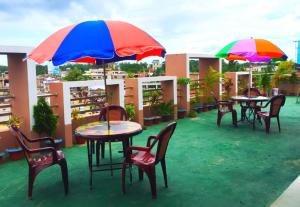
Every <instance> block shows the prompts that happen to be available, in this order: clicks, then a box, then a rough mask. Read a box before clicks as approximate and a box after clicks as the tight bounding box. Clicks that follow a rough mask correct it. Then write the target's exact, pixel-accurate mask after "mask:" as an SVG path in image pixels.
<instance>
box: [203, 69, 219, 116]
mask: <svg viewBox="0 0 300 207" xmlns="http://www.w3.org/2000/svg"><path fill="white" fill-rule="evenodd" d="M220 77H221V75H220V73H219V72H218V71H217V70H215V69H214V68H213V67H211V66H209V70H208V72H207V74H206V76H205V77H204V79H203V92H204V97H205V102H206V107H205V111H208V110H210V109H213V108H214V107H215V104H213V102H214V98H213V97H212V95H211V94H212V93H213V89H214V87H215V84H217V83H219V82H220Z"/></svg>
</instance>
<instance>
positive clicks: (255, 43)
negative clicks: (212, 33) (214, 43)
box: [216, 39, 287, 62]
mask: <svg viewBox="0 0 300 207" xmlns="http://www.w3.org/2000/svg"><path fill="white" fill-rule="evenodd" d="M216 57H219V58H226V59H228V60H248V61H250V62H270V61H277V60H286V59H287V55H286V54H285V53H284V52H283V51H282V50H281V49H280V48H278V47H277V46H276V45H274V44H273V43H272V42H270V41H268V40H265V39H244V40H238V41H234V42H231V43H229V44H228V45H226V46H225V47H224V48H222V49H221V50H220V51H219V52H218V53H217V54H216Z"/></svg>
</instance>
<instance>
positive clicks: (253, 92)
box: [240, 88, 262, 120]
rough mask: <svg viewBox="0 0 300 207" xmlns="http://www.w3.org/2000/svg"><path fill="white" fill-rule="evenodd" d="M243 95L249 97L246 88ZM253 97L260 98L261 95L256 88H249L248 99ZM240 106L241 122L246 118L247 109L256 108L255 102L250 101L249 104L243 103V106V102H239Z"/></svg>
mask: <svg viewBox="0 0 300 207" xmlns="http://www.w3.org/2000/svg"><path fill="white" fill-rule="evenodd" d="M243 95H244V96H247V97H248V96H249V89H248V88H247V89H245V90H244V91H243ZM253 96H261V93H260V92H259V90H258V89H257V88H250V97H253ZM261 104H262V103H261ZM261 104H260V105H261ZM240 106H241V117H242V118H241V120H245V118H246V117H247V116H246V111H247V109H248V108H249V107H252V108H256V102H255V101H250V102H247V103H244V104H243V102H241V103H240Z"/></svg>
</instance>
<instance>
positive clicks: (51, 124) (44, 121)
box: [33, 97, 58, 136]
mask: <svg viewBox="0 0 300 207" xmlns="http://www.w3.org/2000/svg"><path fill="white" fill-rule="evenodd" d="M33 117H34V121H35V123H34V125H33V130H34V131H35V132H37V133H39V134H45V135H48V136H53V135H54V132H55V130H56V128H57V122H58V118H57V116H56V115H55V114H54V113H53V111H52V109H51V107H50V105H49V104H48V103H47V102H46V100H45V98H42V97H40V98H39V99H38V102H37V105H35V106H34V107H33Z"/></svg>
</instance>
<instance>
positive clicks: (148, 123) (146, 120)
mask: <svg viewBox="0 0 300 207" xmlns="http://www.w3.org/2000/svg"><path fill="white" fill-rule="evenodd" d="M152 124H153V117H146V118H144V125H145V126H151V125H152Z"/></svg>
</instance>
